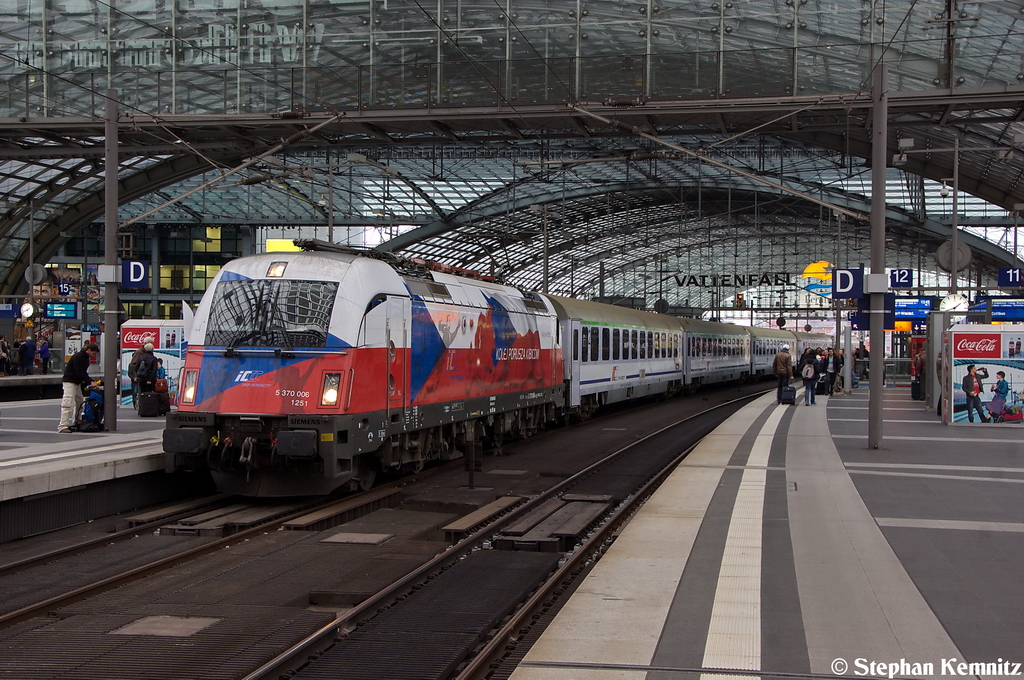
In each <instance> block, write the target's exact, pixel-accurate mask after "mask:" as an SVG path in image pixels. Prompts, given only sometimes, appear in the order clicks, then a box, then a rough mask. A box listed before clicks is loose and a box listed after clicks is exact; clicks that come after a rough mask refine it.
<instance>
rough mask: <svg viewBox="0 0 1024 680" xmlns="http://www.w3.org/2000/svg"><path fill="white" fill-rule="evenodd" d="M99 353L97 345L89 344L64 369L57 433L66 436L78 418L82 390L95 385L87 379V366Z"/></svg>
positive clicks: (82, 397)
mask: <svg viewBox="0 0 1024 680" xmlns="http://www.w3.org/2000/svg"><path fill="white" fill-rule="evenodd" d="M99 353H100V347H99V345H97V344H96V343H95V342H90V343H89V344H88V345H86V346H85V347H84V348H82V350H81V351H80V352H76V353H75V355H74V356H73V357H71V359H70V360H69V361H68V364H67V366H65V367H64V397H63V399H61V402H60V424H59V425H57V432H59V433H61V434H66V433H70V432H71V431H72V430H71V426H72V425H74V424H75V419H76V418H77V417H78V409H79V408H81V406H82V402H83V401H85V397H84V396H83V394H82V388H83V387H88V386H89V385H94V384H96V383H95V382H93V380H92V378H90V377H89V364H91V363H92V361H93V360H94V359H95V358H96V357H97V356H98V355H99Z"/></svg>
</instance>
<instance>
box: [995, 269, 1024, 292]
mask: <svg viewBox="0 0 1024 680" xmlns="http://www.w3.org/2000/svg"><path fill="white" fill-rule="evenodd" d="M1020 273H1021V269H1020V267H1017V268H1014V269H1000V270H999V287H1000V288H1022V287H1024V283H1022V282H1021V276H1020Z"/></svg>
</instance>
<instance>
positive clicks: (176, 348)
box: [121, 319, 186, 406]
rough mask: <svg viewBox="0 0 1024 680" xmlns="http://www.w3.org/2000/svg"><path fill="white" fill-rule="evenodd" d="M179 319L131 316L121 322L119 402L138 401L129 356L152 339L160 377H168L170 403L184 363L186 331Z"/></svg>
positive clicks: (130, 402)
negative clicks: (135, 317)
mask: <svg viewBox="0 0 1024 680" xmlns="http://www.w3.org/2000/svg"><path fill="white" fill-rule="evenodd" d="M184 330H185V327H184V324H183V323H182V322H181V321H180V320H170V319H130V320H128V321H126V322H125V323H124V324H123V325H122V326H121V404H122V405H124V406H133V405H134V404H135V403H136V401H137V396H138V395H137V394H135V391H136V388H135V386H134V384H133V383H132V379H131V377H130V376H129V374H128V367H129V365H130V364H131V361H132V357H133V356H134V355H135V352H136V351H138V349H139V348H140V347H142V346H143V345H145V344H146V343H147V342H151V343H153V353H154V354H155V355H156V358H157V359H159V360H160V361H159V367H158V371H159V374H158V375H159V377H162V378H165V379H166V380H167V387H168V392H169V393H170V397H171V400H172V403H173V402H174V399H175V397H176V396H177V395H176V393H177V389H178V383H179V381H180V373H181V368H182V365H183V363H184V358H183V355H184V353H185V346H186V343H185V334H184Z"/></svg>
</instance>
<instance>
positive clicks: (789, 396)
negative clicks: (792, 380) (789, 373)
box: [782, 385, 796, 404]
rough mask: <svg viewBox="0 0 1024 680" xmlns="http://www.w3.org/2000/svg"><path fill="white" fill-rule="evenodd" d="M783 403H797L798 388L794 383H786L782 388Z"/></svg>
mask: <svg viewBox="0 0 1024 680" xmlns="http://www.w3.org/2000/svg"><path fill="white" fill-rule="evenodd" d="M782 403H783V404H795V403H796V388H795V387H793V386H792V385H786V386H785V387H783V388H782Z"/></svg>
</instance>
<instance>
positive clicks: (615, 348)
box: [612, 328, 621, 361]
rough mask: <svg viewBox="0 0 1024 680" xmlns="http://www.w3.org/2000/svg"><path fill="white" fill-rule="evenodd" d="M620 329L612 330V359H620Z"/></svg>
mask: <svg viewBox="0 0 1024 680" xmlns="http://www.w3.org/2000/svg"><path fill="white" fill-rule="evenodd" d="M620 342H621V341H620V340H619V329H618V328H616V329H614V330H613V331H612V359H613V360H614V361H618V360H619V343H620Z"/></svg>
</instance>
